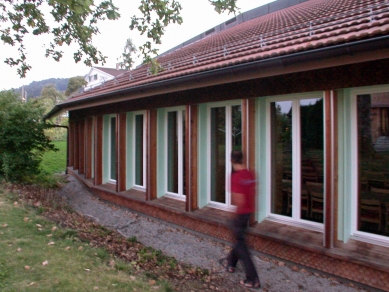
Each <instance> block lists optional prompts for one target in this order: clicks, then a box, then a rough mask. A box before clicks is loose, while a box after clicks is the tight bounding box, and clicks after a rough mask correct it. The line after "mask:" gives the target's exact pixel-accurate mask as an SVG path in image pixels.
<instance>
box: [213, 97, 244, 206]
mask: <svg viewBox="0 0 389 292" xmlns="http://www.w3.org/2000/svg"><path fill="white" fill-rule="evenodd" d="M232 106H241V109H242V101H241V100H234V101H228V102H225V101H224V102H215V103H210V104H208V106H207V129H208V137H207V149H208V151H207V177H208V181H207V204H208V205H209V206H210V207H213V208H215V209H221V210H225V211H235V210H236V206H234V205H232V203H231V191H230V184H231V168H232V164H231V161H230V156H231V150H232V143H231V140H232V139H230V138H231V137H227V135H226V154H225V155H226V157H225V159H226V168H225V175H226V182H225V190H226V203H220V202H215V201H211V164H210V161H211V109H212V108H216V107H225V108H226V134H227V133H231V132H232V122H231V118H232ZM242 118H243V117H242ZM242 126H243V123H242ZM242 146H243V145H242Z"/></svg>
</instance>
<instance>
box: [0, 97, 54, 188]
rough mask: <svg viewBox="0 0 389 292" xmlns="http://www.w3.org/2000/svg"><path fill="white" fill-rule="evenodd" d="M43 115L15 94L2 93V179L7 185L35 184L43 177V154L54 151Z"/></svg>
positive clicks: (39, 107)
mask: <svg viewBox="0 0 389 292" xmlns="http://www.w3.org/2000/svg"><path fill="white" fill-rule="evenodd" d="M43 112H44V109H43V107H41V106H38V105H37V104H35V103H34V102H27V103H26V102H22V101H21V100H20V99H19V98H18V97H17V95H16V94H15V93H13V92H12V91H1V92H0V176H2V177H4V178H5V179H6V180H7V181H12V182H33V181H34V178H36V177H37V176H39V174H40V173H41V171H40V168H39V165H40V162H41V160H42V159H41V156H42V154H43V153H44V152H45V151H50V150H55V148H54V145H53V144H50V139H49V138H48V137H47V136H46V135H45V133H44V130H45V129H47V128H48V125H47V124H45V123H44V121H43V120H42V116H43Z"/></svg>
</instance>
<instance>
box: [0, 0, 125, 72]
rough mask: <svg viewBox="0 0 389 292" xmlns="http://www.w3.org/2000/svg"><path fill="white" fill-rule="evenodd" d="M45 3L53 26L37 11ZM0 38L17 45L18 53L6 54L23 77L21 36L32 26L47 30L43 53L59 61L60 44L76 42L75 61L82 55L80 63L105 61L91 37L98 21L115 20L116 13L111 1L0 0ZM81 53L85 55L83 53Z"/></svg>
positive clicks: (35, 29) (35, 32)
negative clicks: (46, 46) (97, 2)
mask: <svg viewBox="0 0 389 292" xmlns="http://www.w3.org/2000/svg"><path fill="white" fill-rule="evenodd" d="M44 4H45V5H48V7H49V9H50V10H51V11H50V13H51V15H52V16H53V18H54V21H55V22H54V23H55V24H54V26H53V27H52V28H50V27H49V26H48V19H47V18H46V17H45V15H44V14H43V13H42V12H41V11H42V8H43V7H45V5H44ZM0 10H1V12H0V13H1V14H0V22H2V23H3V25H2V26H1V27H0V38H1V40H2V41H3V42H4V43H5V44H9V45H11V46H17V47H18V51H19V57H18V58H16V59H14V58H6V60H5V62H6V63H7V64H8V65H10V66H18V68H17V72H18V74H19V76H20V77H25V76H26V73H27V71H28V70H30V69H31V66H30V65H28V63H27V59H26V48H25V47H24V43H23V40H24V37H25V36H26V35H27V34H29V33H30V30H32V34H33V35H42V34H50V35H52V37H53V39H52V41H51V42H50V45H49V48H47V49H46V57H49V56H51V57H52V58H53V59H54V60H56V61H59V60H60V59H61V57H62V54H63V52H62V51H61V50H60V47H61V46H62V45H63V44H66V45H70V44H71V43H74V42H75V43H77V44H78V50H77V51H76V52H75V53H74V55H73V58H74V60H75V62H76V63H77V62H79V61H81V60H82V59H83V58H84V63H85V64H86V65H88V66H91V65H92V64H93V63H95V64H97V63H99V62H102V64H104V63H105V56H104V55H103V54H102V53H101V52H100V51H98V50H97V48H96V47H95V46H93V44H92V37H93V36H94V35H96V34H98V33H99V29H98V25H97V23H98V21H103V20H105V19H109V20H115V19H117V18H119V17H120V14H119V13H118V11H117V10H118V9H117V8H116V7H115V6H114V4H113V3H112V1H102V2H100V4H98V5H95V4H94V1H92V0H85V1H77V0H25V1H22V0H8V1H5V2H4V1H2V2H1V3H0ZM84 55H85V56H84Z"/></svg>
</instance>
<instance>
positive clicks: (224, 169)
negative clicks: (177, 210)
mask: <svg viewBox="0 0 389 292" xmlns="http://www.w3.org/2000/svg"><path fill="white" fill-rule="evenodd" d="M241 148H242V115H241V106H240V105H229V106H220V107H211V108H210V157H209V158H210V174H211V180H210V201H211V202H214V203H220V204H224V205H226V206H227V207H228V206H230V205H231V197H230V194H229V192H228V183H229V176H230V174H231V163H230V154H231V151H232V150H241Z"/></svg>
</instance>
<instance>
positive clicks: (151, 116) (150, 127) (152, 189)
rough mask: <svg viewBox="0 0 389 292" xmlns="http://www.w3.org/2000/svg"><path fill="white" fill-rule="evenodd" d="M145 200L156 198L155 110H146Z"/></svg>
mask: <svg viewBox="0 0 389 292" xmlns="http://www.w3.org/2000/svg"><path fill="white" fill-rule="evenodd" d="M146 129H147V130H146V131H147V139H146V140H147V147H146V151H147V155H146V156H147V158H146V159H147V164H146V165H147V170H146V173H147V178H146V180H147V182H146V200H148V201H149V200H154V199H156V198H157V110H154V109H153V110H148V111H147V125H146Z"/></svg>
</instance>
